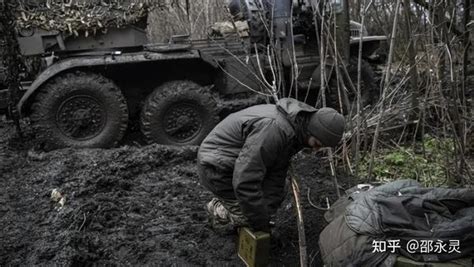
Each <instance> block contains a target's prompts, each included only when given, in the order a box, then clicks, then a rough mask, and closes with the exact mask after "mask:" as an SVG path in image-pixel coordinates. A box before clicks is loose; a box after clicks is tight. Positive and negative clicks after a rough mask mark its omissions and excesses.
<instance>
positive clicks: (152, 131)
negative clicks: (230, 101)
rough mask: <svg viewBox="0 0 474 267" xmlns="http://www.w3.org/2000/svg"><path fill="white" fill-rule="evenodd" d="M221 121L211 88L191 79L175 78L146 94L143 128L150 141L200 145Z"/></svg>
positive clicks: (142, 117)
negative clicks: (208, 89) (208, 90)
mask: <svg viewBox="0 0 474 267" xmlns="http://www.w3.org/2000/svg"><path fill="white" fill-rule="evenodd" d="M218 121H219V116H218V110H217V104H216V101H215V100H214V99H213V98H212V96H211V94H210V93H209V92H207V91H205V90H204V89H203V88H202V87H201V86H199V85H197V84H196V83H194V82H191V81H172V82H167V83H165V84H163V85H161V86H158V87H157V88H156V89H155V90H154V91H153V92H152V93H151V94H150V95H149V96H148V97H147V100H146V102H145V106H144V107H143V110H142V115H141V129H142V132H143V134H144V135H145V137H146V138H147V140H148V142H149V143H160V144H167V145H180V146H183V145H199V144H200V143H201V142H202V140H203V139H204V138H205V137H206V135H207V134H208V133H209V132H210V131H211V130H212V129H213V128H214V126H215V125H216V124H217V122H218Z"/></svg>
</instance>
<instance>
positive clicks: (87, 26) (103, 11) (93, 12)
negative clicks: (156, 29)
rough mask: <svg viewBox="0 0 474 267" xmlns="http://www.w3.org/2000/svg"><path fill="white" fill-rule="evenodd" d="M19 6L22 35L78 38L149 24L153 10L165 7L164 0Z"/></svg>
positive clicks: (59, 0)
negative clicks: (54, 33)
mask: <svg viewBox="0 0 474 267" xmlns="http://www.w3.org/2000/svg"><path fill="white" fill-rule="evenodd" d="M19 3H20V5H19V7H18V9H17V12H16V17H17V19H16V25H17V28H18V30H19V31H20V34H21V33H22V32H25V31H26V32H28V30H30V29H35V28H41V29H43V30H47V31H52V30H57V31H60V32H65V33H69V34H74V35H76V36H77V35H79V34H82V33H83V34H84V35H86V36H87V35H90V34H95V33H97V32H101V31H106V29H107V28H111V27H115V28H120V27H123V26H125V25H131V24H136V23H139V22H141V21H143V20H144V21H145V22H146V17H147V14H148V12H149V11H150V10H151V9H153V8H164V6H165V1H163V0H157V1H151V0H92V1H85V0H69V1H66V0H47V1H45V0H43V1H32V0H21V1H19Z"/></svg>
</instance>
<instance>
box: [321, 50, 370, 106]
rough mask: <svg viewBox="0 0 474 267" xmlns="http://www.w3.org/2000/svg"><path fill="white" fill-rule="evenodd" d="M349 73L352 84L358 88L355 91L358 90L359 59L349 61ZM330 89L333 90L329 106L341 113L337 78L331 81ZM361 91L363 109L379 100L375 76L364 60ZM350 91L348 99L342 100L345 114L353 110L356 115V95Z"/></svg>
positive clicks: (330, 93) (330, 94)
mask: <svg viewBox="0 0 474 267" xmlns="http://www.w3.org/2000/svg"><path fill="white" fill-rule="evenodd" d="M341 71H342V70H341ZM347 72H348V73H349V76H350V78H351V80H352V83H353V84H354V86H355V87H356V88H355V89H357V59H355V58H351V60H350V61H349V66H348V69H347ZM346 82H347V83H346V84H348V81H346ZM330 88H331V89H330V92H329V95H328V96H329V97H328V98H329V99H328V100H329V101H328V102H329V103H330V104H329V105H330V106H332V107H333V108H335V109H336V110H338V111H339V112H341V107H340V104H339V95H338V92H337V81H336V80H335V77H334V78H333V79H331V82H330ZM360 90H361V104H362V107H365V106H367V105H370V104H373V103H375V101H376V100H377V99H378V92H377V86H376V84H375V74H374V71H373V70H372V67H371V66H370V64H369V63H368V62H367V61H365V60H362V65H361V85H360ZM349 91H350V92H348V94H347V99H341V100H342V103H343V113H344V114H348V113H349V111H350V110H352V113H353V114H354V113H355V112H356V110H357V107H356V94H355V93H354V92H352V90H349Z"/></svg>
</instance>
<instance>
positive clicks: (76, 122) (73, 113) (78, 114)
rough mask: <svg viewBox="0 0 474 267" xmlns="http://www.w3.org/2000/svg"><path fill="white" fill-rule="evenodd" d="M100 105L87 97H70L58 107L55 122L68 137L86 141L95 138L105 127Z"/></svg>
mask: <svg viewBox="0 0 474 267" xmlns="http://www.w3.org/2000/svg"><path fill="white" fill-rule="evenodd" d="M105 120H106V118H105V112H104V109H103V107H102V105H101V104H100V103H99V102H98V101H97V100H96V99H95V98H93V97H91V96H87V95H78V96H72V97H70V98H68V99H66V100H65V101H64V102H63V103H62V104H61V105H60V107H59V109H58V111H57V114H56V121H57V124H58V127H59V129H60V130H61V132H63V134H65V135H66V136H68V137H71V138H75V139H78V140H86V139H90V138H93V137H95V136H97V135H98V134H99V133H100V132H101V131H102V129H103V127H104V125H105Z"/></svg>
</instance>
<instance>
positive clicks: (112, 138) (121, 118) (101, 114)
mask: <svg viewBox="0 0 474 267" xmlns="http://www.w3.org/2000/svg"><path fill="white" fill-rule="evenodd" d="M31 112H32V113H31V121H32V123H33V127H34V129H35V131H36V132H37V136H38V139H39V140H40V141H41V142H42V143H43V144H44V148H45V149H47V150H49V149H54V148H61V147H102V148H107V147H113V146H115V145H117V143H118V142H119V141H120V140H121V139H122V137H123V135H124V133H125V130H126V128H127V122H128V109H127V103H126V102H125V99H124V97H123V95H122V93H121V91H120V89H119V88H118V87H117V86H116V85H115V84H114V83H113V82H112V81H111V80H109V79H107V78H105V77H103V76H101V75H99V74H95V73H84V72H74V73H67V74H64V75H61V76H58V77H56V78H54V79H53V80H51V81H49V82H48V83H47V84H45V85H44V86H43V87H42V88H41V89H40V91H39V92H38V94H37V95H36V97H35V102H34V103H33V105H32V108H31Z"/></svg>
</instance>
